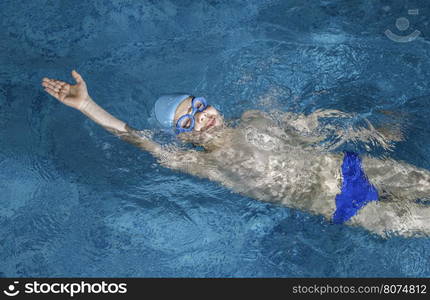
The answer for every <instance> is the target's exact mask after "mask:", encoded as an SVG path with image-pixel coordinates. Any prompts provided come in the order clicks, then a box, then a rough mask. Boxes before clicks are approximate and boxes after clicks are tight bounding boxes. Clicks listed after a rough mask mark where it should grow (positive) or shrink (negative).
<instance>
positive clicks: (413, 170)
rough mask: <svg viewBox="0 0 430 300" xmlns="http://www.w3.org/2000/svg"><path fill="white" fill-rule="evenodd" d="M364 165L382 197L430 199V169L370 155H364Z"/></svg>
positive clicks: (412, 199) (414, 199)
mask: <svg viewBox="0 0 430 300" xmlns="http://www.w3.org/2000/svg"><path fill="white" fill-rule="evenodd" d="M362 167H363V170H364V172H365V174H366V175H367V177H368V178H369V181H370V182H371V183H372V184H373V185H375V187H376V188H377V189H378V192H379V195H380V197H381V198H382V199H383V198H385V197H386V198H389V199H393V200H410V201H417V200H421V201H430V171H429V170H426V169H422V168H418V167H415V166H413V165H410V164H408V163H405V162H403V161H395V160H393V159H377V158H373V157H370V156H363V157H362ZM429 221H430V220H429Z"/></svg>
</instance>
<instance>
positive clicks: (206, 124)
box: [173, 97, 223, 132]
mask: <svg viewBox="0 0 430 300" xmlns="http://www.w3.org/2000/svg"><path fill="white" fill-rule="evenodd" d="M192 99H193V98H192V97H188V98H187V99H185V100H184V101H182V102H181V104H179V106H178V108H177V109H176V112H175V119H174V121H173V124H175V125H176V122H177V121H178V119H179V118H180V117H182V116H183V115H185V114H189V113H191V111H192V107H191V101H192ZM189 122H190V121H189ZM222 124H223V119H222V116H221V114H220V113H219V112H218V110H216V109H215V108H214V107H213V106H210V105H208V107H207V108H206V109H205V110H204V111H202V112H197V113H196V114H195V115H194V129H193V131H197V132H204V131H207V130H209V129H211V128H215V127H219V126H221V125H222ZM185 125H189V124H185Z"/></svg>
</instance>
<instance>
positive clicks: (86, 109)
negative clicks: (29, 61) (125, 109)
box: [42, 70, 162, 157]
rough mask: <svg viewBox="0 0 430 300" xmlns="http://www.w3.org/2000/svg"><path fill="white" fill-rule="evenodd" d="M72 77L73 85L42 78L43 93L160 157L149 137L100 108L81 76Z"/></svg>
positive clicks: (159, 150) (159, 151)
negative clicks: (74, 82)
mask: <svg viewBox="0 0 430 300" xmlns="http://www.w3.org/2000/svg"><path fill="white" fill-rule="evenodd" d="M72 76H73V78H74V79H75V80H76V84H75V85H71V84H68V83H66V82H64V81H60V80H55V79H49V78H46V77H45V78H43V81H42V86H44V87H45V91H46V92H47V93H49V94H50V95H51V96H53V97H54V98H55V99H57V100H58V101H60V102H62V103H63V104H65V105H67V106H70V107H73V108H75V109H77V110H79V111H80V112H82V113H83V114H84V115H86V116H87V117H88V118H90V119H91V120H93V121H94V122H95V123H97V124H99V125H100V126H102V127H103V128H105V129H106V130H107V131H109V132H111V133H113V134H115V135H116V136H118V137H120V138H121V139H123V140H125V141H127V142H130V143H132V144H134V145H136V146H138V147H139V148H141V149H143V150H146V151H148V152H150V153H151V154H153V155H154V156H156V157H159V156H160V155H162V153H161V152H162V148H161V146H160V145H159V144H157V143H155V142H154V141H152V140H151V138H150V135H148V134H147V135H145V136H144V135H139V134H138V132H137V131H136V130H134V129H132V128H131V127H129V126H128V125H127V124H126V123H125V122H123V121H121V120H119V119H117V118H116V117H114V116H112V115H111V114H110V113H108V112H107V111H105V110H104V109H103V108H101V107H100V106H99V105H98V104H97V103H96V102H94V100H93V99H92V98H91V97H90V96H89V95H88V89H87V85H86V83H85V81H84V80H83V78H82V76H81V75H79V74H78V72H76V71H75V70H73V71H72Z"/></svg>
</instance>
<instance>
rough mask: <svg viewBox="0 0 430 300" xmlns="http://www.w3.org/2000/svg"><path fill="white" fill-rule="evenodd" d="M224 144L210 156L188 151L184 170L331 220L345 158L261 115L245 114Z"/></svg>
mask: <svg viewBox="0 0 430 300" xmlns="http://www.w3.org/2000/svg"><path fill="white" fill-rule="evenodd" d="M222 142H223V144H222V145H223V146H222V147H220V148H218V149H216V150H214V151H211V152H207V153H202V152H195V153H194V154H196V155H194V157H192V156H193V154H192V153H187V158H184V159H183V161H182V162H185V161H188V166H187V168H188V170H184V171H188V172H189V173H192V174H194V175H198V176H201V177H206V178H208V179H210V180H213V181H217V182H219V183H221V184H223V185H224V186H227V187H229V188H231V189H232V190H234V191H235V192H238V193H241V194H243V195H246V196H249V197H252V198H255V199H259V200H263V201H270V202H275V203H282V204H285V205H287V206H289V207H294V208H299V209H303V210H306V211H309V212H313V213H315V214H322V215H324V216H326V217H327V218H330V217H331V215H332V214H333V212H334V210H335V207H336V206H335V201H334V199H335V196H336V194H337V193H339V191H340V186H341V174H340V166H341V164H342V157H343V156H342V154H336V153H321V152H317V151H315V150H311V149H305V147H304V141H303V140H301V139H300V137H299V136H298V135H297V134H296V133H295V132H294V131H293V130H291V129H289V128H288V126H285V127H284V128H280V127H279V126H276V124H274V122H273V121H272V120H271V119H270V118H265V117H264V115H261V114H257V115H253V116H249V115H248V116H247V117H246V116H245V117H244V116H243V117H242V119H241V123H240V125H238V126H237V127H236V128H234V129H231V130H230V131H229V133H228V134H227V135H226V136H224V137H223V141H222ZM190 160H191V161H190ZM161 163H162V162H161ZM164 164H165V165H166V163H164ZM167 164H168V165H169V163H167ZM170 165H171V164H170ZM173 167H174V166H173ZM176 167H177V166H176ZM182 169H183V168H182Z"/></svg>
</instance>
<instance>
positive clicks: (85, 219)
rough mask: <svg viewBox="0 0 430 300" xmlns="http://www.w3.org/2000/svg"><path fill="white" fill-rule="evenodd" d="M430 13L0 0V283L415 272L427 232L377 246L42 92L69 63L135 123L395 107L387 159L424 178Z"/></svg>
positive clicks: (429, 153) (386, 5) (272, 4)
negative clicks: (137, 140) (398, 125)
mask: <svg viewBox="0 0 430 300" xmlns="http://www.w3.org/2000/svg"><path fill="white" fill-rule="evenodd" d="M409 9H419V12H418V14H415V15H414V14H408V10H409ZM429 16H430V4H428V1H425V0H421V1H418V0H417V1H407V0H399V1H395V0H391V1H389V0H360V1H358V0H357V1H350V0H344V1H330V0H326V1H316V0H307V1H304V0H295V1H292V0H289V1H281V0H279V1H275V0H273V1H272V0H265V1H264V0H254V1H246V2H245V1H228V0H220V1H215V0H214V1H167V0H162V1H131V0H129V1H119V0H117V1H113V0H103V1H101V0H99V1H48V0H45V1H43V0H37V1H25V2H18V1H14V0H2V1H1V2H0V25H1V30H0V40H1V42H0V66H1V68H0V201H1V202H0V204H1V205H0V245H1V250H0V276H13V277H20V276H66V277H68V276H106V277H114V276H121V277H128V276H130V277H137V276H138V277H140V276H144V277H146V276H149V277H166V276H180V277H183V276H185V277H196V276H197V277H242V276H246V277H254V276H262V277H271V276H280V277H292V276H295V277H296V276H298V277H302V276H303V277H307V276H317V277H325V276H328V277H331V276H350V277H354V276H363V277H367V276H372V277H373V276H413V277H429V276H430V239H429V238H401V237H392V238H389V239H382V238H380V237H378V236H374V235H371V234H369V233H368V232H367V231H366V230H364V229H361V228H352V227H347V226H342V225H332V224H329V223H328V222H326V221H325V220H324V219H323V218H322V217H319V216H314V215H310V214H307V213H305V212H301V211H297V210H292V209H289V208H286V207H281V206H276V205H273V204H268V203H263V202H259V201H256V200H253V199H250V198H246V197H243V196H240V195H237V194H234V193H231V192H230V191H229V190H228V189H226V188H224V187H222V186H220V185H218V184H216V183H213V182H210V181H208V180H203V179H198V178H194V177H192V176H189V175H186V174H181V173H178V172H174V171H171V170H169V169H165V168H162V167H160V166H159V165H157V164H156V163H155V160H154V158H152V157H151V156H150V155H149V154H147V153H145V152H141V151H140V150H138V149H136V148H134V147H133V146H132V145H129V144H127V143H124V142H121V141H120V140H118V139H117V138H115V137H114V136H111V135H110V134H109V133H107V132H105V131H104V130H103V129H102V128H100V127H98V126H97V125H96V124H94V123H92V122H91V121H90V120H88V119H86V118H85V117H84V116H83V115H82V114H80V113H79V112H77V111H74V110H72V109H71V108H69V107H66V106H64V105H62V104H61V103H59V102H58V101H57V100H55V99H54V98H52V97H51V96H49V95H48V94H46V93H45V92H44V91H43V88H42V87H41V86H40V82H41V79H42V78H43V77H45V76H46V77H50V78H58V79H60V80H65V81H69V82H73V81H72V77H71V74H70V72H71V70H72V69H74V68H75V69H77V70H78V72H80V73H81V74H82V76H83V77H84V79H85V80H86V81H87V84H88V87H89V92H90V95H91V96H92V97H93V99H94V100H95V101H97V102H98V103H99V104H100V105H101V106H102V107H104V108H105V109H107V110H108V111H109V112H111V113H112V114H114V115H115V116H117V117H119V118H120V119H122V120H125V121H127V122H128V123H129V124H130V125H132V126H133V127H136V128H142V129H143V128H148V126H149V125H148V118H149V115H150V110H151V108H152V106H153V104H154V101H155V99H156V97H157V96H159V95H160V94H163V93H168V92H176V91H188V92H190V93H194V94H198V95H202V96H205V97H206V98H207V99H208V100H209V101H212V102H216V103H217V105H218V107H219V108H220V109H221V110H222V112H223V114H224V115H225V117H226V118H234V117H238V116H239V115H240V114H241V112H243V111H244V110H246V109H250V108H257V109H264V108H267V106H268V105H269V106H273V107H274V106H276V107H277V108H280V109H283V110H290V111H295V112H305V113H308V112H311V111H313V110H315V109H317V108H336V109H340V110H343V111H347V112H355V113H358V114H359V115H361V116H366V117H367V118H369V119H370V120H372V121H375V122H378V120H379V117H378V115H377V114H376V111H377V110H378V109H384V110H390V111H395V112H401V114H402V116H403V117H402V118H403V120H404V128H405V135H406V140H405V141H403V142H399V143H397V145H396V148H395V149H394V151H392V152H390V153H388V154H387V155H389V156H391V157H393V158H395V159H402V160H405V161H407V162H409V163H411V164H415V165H417V166H419V167H423V168H427V169H430V132H429V130H428V128H429V125H430V118H429V117H430V108H429V107H430V106H429V105H430V82H429V78H430V42H429V38H428V36H429V35H430V24H429ZM400 17H405V18H407V19H408V20H409V22H410V26H409V28H408V29H407V30H405V31H399V30H398V29H397V28H396V24H395V22H396V19H398V18H400ZM387 29H390V30H391V31H392V32H393V33H396V34H398V35H407V34H410V33H412V32H413V31H414V30H419V31H420V35H419V37H418V38H417V39H416V40H414V41H411V42H409V43H398V42H394V41H392V40H390V39H388V38H387V36H385V34H384V31H385V30H387ZM315 91H324V92H315ZM264 103H266V104H264ZM267 103H269V104H267ZM429 221H430V220H429Z"/></svg>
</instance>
